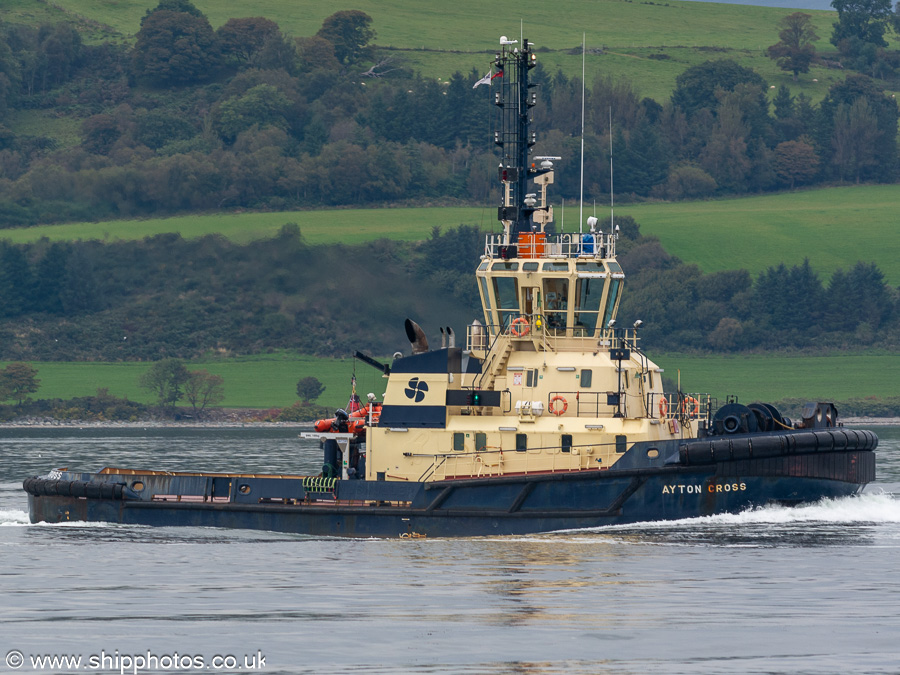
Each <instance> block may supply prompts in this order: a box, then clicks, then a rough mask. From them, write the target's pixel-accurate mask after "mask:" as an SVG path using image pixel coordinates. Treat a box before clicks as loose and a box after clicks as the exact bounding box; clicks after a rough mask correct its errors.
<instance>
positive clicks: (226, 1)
mask: <svg viewBox="0 0 900 675" xmlns="http://www.w3.org/2000/svg"><path fill="white" fill-rule="evenodd" d="M13 2H15V3H17V4H20V5H25V4H27V3H25V2H23V0H13ZM33 2H34V4H35V5H36V6H40V5H41V4H42V3H39V2H37V0H33ZM156 4H157V0H55V1H54V3H53V5H55V6H57V7H59V8H61V9H63V10H65V11H67V12H69V13H70V14H72V15H76V16H80V17H85V18H88V19H91V20H94V21H97V22H100V23H103V24H106V25H108V26H110V27H112V28H113V29H115V30H116V31H118V32H120V33H122V34H123V35H132V34H134V33H135V32H137V30H138V28H139V27H140V20H141V18H142V17H143V15H144V13H145V12H146V11H147V10H148V9H150V8H152V7H155V6H156ZM194 4H195V5H196V6H197V7H198V8H199V9H200V10H201V11H202V12H203V13H204V14H206V16H207V17H209V20H210V23H212V25H213V27H218V26H220V25H222V24H223V23H225V21H227V20H228V19H229V18H232V17H244V16H264V17H267V18H269V19H272V20H273V21H276V22H277V23H278V24H279V26H281V28H282V30H284V31H285V32H287V33H289V34H291V35H312V34H314V33H315V32H316V31H317V30H318V29H319V27H320V26H321V25H322V21H323V19H325V17H327V16H328V15H330V14H332V13H333V12H336V11H338V10H339V9H359V10H362V11H364V12H366V13H367V14H369V15H370V16H371V17H372V18H373V20H374V21H373V27H374V28H375V30H376V32H377V34H378V35H377V38H376V43H377V44H378V45H383V46H394V47H409V48H416V49H433V50H434V49H436V50H460V51H485V50H489V49H492V48H493V46H494V45H495V44H497V42H498V38H499V36H500V35H501V34H505V35H508V36H509V37H511V38H517V37H519V32H520V25H519V19H520V17H521V18H522V19H523V21H524V32H525V34H526V35H527V37H529V38H530V39H531V40H533V41H535V42H537V44H538V46H541V45H546V46H547V47H549V48H551V49H564V48H570V47H574V46H576V45H579V44H581V33H582V31H585V32H586V34H587V42H588V44H590V45H608V46H610V47H635V46H662V45H670V46H679V45H683V46H689V47H691V46H698V45H712V46H721V47H729V48H734V49H765V47H766V46H768V45H770V44H772V43H773V42H776V41H777V40H773V39H772V35H773V33H772V30H771V29H770V25H773V24H774V23H775V22H777V21H778V19H779V18H780V17H782V16H785V15H787V14H790V13H791V12H793V11H795V10H793V9H776V8H767V7H753V6H749V5H720V4H710V3H701V2H684V1H683V0H666V2H657V3H650V2H622V0H568V1H567V2H565V3H547V2H541V1H539V0H520V1H518V2H515V3H513V2H510V1H509V0H506V1H505V2H499V3H493V4H492V5H491V9H490V11H485V5H484V3H483V2H480V1H479V0H461V1H460V2H453V3H422V2H413V1H411V0H354V1H353V2H350V3H343V4H342V3H334V2H331V3H323V2H312V1H310V0H301V1H300V2H285V1H284V0H254V1H253V2H249V1H248V0H194ZM809 14H811V15H813V16H814V17H815V19H814V21H815V23H816V25H817V28H818V30H819V33H820V34H821V35H827V33H828V32H830V28H831V25H830V24H831V23H832V22H833V21H834V16H835V15H834V13H833V12H821V11H810V12H809ZM536 31H537V32H539V33H540V35H539V36H538V35H536ZM776 33H777V31H776ZM536 38H539V41H538V40H536Z"/></svg>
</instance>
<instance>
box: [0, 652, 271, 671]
mask: <svg viewBox="0 0 900 675" xmlns="http://www.w3.org/2000/svg"><path fill="white" fill-rule="evenodd" d="M5 665H6V667H7V668H9V669H10V670H26V671H27V670H31V671H35V670H47V671H53V672H56V673H73V672H77V671H85V670H90V671H95V672H116V673H119V675H125V674H126V673H131V675H138V673H148V672H165V671H185V670H210V671H215V670H229V671H235V670H246V671H254V670H262V669H263V668H265V667H266V657H265V655H264V654H263V653H262V652H260V651H257V652H256V653H255V654H241V655H235V654H215V655H213V656H202V655H199V654H181V653H179V652H171V653H168V654H157V653H154V652H151V651H147V652H142V653H140V654H122V653H120V652H119V650H118V649H116V650H114V651H112V652H107V651H100V652H99V653H98V654H88V655H87V656H85V655H82V654H23V653H22V652H21V651H19V650H18V649H12V650H10V651H9V652H7V653H6V662H5Z"/></svg>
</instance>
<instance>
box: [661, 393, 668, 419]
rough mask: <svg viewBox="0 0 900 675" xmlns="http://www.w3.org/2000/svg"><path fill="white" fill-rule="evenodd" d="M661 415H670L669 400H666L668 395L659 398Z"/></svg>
mask: <svg viewBox="0 0 900 675" xmlns="http://www.w3.org/2000/svg"><path fill="white" fill-rule="evenodd" d="M659 416H660V417H668V416H669V401H668V400H666V397H665V396H663V397H662V398H661V399H659Z"/></svg>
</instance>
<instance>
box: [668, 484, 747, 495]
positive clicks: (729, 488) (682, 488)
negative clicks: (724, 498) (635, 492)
mask: <svg viewBox="0 0 900 675" xmlns="http://www.w3.org/2000/svg"><path fill="white" fill-rule="evenodd" d="M746 489H747V484H746V483H709V484H708V485H692V484H689V483H678V484H675V485H663V488H662V493H663V494H664V495H693V494H697V495H699V494H703V493H704V492H713V493H715V492H744V491H746Z"/></svg>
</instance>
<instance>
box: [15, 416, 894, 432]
mask: <svg viewBox="0 0 900 675" xmlns="http://www.w3.org/2000/svg"><path fill="white" fill-rule="evenodd" d="M840 423H841V424H845V425H847V426H854V427H857V426H879V427H888V426H900V417H848V418H846V419H843V420H840ZM142 428H143V429H312V428H313V423H312V422H259V421H236V420H222V421H214V420H210V421H208V422H198V421H188V422H179V421H175V420H147V421H143V422H140V421H137V422H116V421H105V422H97V421H74V420H72V421H69V420H50V419H34V420H28V421H14V422H0V429H142Z"/></svg>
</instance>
